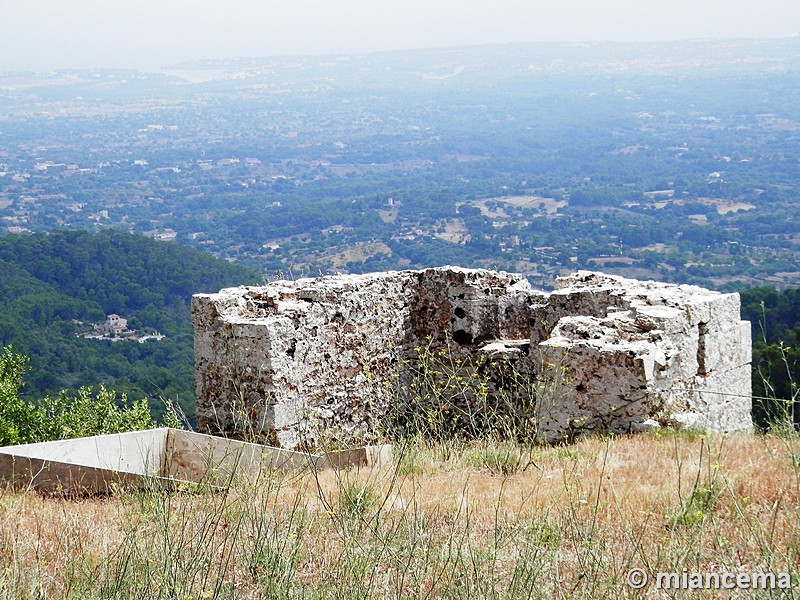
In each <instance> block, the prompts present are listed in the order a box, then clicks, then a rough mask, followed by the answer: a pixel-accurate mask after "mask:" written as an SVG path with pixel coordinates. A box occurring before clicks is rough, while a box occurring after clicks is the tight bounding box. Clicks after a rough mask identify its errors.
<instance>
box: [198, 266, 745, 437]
mask: <svg viewBox="0 0 800 600" xmlns="http://www.w3.org/2000/svg"><path fill="white" fill-rule="evenodd" d="M192 318H193V324H194V329H195V354H196V388H197V399H198V400H197V420H198V425H199V427H200V428H202V429H203V430H206V431H209V432H213V433H223V434H226V435H232V436H236V437H249V438H252V439H259V440H262V441H267V442H270V443H273V444H276V445H280V446H282V447H286V448H297V447H301V446H303V445H308V446H317V445H324V444H325V443H326V441H329V439H335V440H336V441H337V443H340V444H341V443H350V442H352V443H365V442H370V441H374V440H375V439H377V438H378V437H380V435H381V431H380V427H381V426H382V424H383V423H384V421H383V417H384V416H385V415H386V413H387V411H389V410H390V409H391V408H392V403H393V402H394V403H397V402H398V401H399V400H398V398H400V396H399V395H398V394H397V385H403V380H402V379H397V377H398V373H399V372H402V370H403V369H402V367H403V365H406V364H408V363H409V362H411V361H414V360H417V359H418V358H419V353H420V349H421V348H425V349H426V350H427V351H434V352H439V351H441V352H446V353H447V356H448V357H452V358H453V360H457V361H461V362H466V363H469V361H470V360H472V359H478V358H479V357H482V356H486V355H491V356H505V357H507V358H509V359H510V360H511V361H512V362H513V365H514V368H515V369H517V370H518V371H519V374H520V375H521V376H524V377H527V378H530V379H531V380H532V381H536V382H538V383H539V384H540V385H539V386H538V387H539V389H542V390H545V389H546V390H548V391H547V393H544V392H543V393H541V394H540V396H541V397H537V398H536V403H537V413H536V414H537V419H536V424H535V427H536V432H535V433H536V437H537V438H538V439H540V440H541V441H547V442H553V441H559V440H563V439H569V438H571V437H573V436H574V435H575V434H577V433H579V432H581V431H586V430H597V429H602V430H609V431H615V432H620V433H621V432H628V431H637V430H641V429H646V428H650V427H661V426H669V425H681V426H687V427H697V428H703V429H711V430H720V431H734V430H746V429H750V428H751V427H752V423H751V420H750V402H751V401H750V376H749V373H750V367H749V363H750V328H749V324H748V323H745V322H741V321H740V320H739V298H738V295H737V294H720V293H717V292H712V291H709V290H705V289H703V288H699V287H694V286H677V285H669V284H663V283H657V282H640V281H635V280H629V279H623V278H619V277H612V276H607V275H603V274H600V273H590V272H579V273H576V274H574V275H572V276H570V277H566V278H562V279H559V280H558V281H557V282H556V290H555V291H554V292H552V293H550V294H546V293H544V292H540V291H536V290H533V289H531V288H530V286H529V284H528V282H527V281H526V280H525V279H524V278H522V277H521V276H519V275H514V274H509V273H504V272H495V271H488V270H481V269H461V268H456V267H441V268H436V269H425V270H421V271H400V272H386V273H375V274H367V275H342V276H331V277H320V278H317V279H301V280H297V281H278V282H274V283H272V284H269V285H267V286H263V287H241V288H229V289H225V290H222V291H220V292H219V293H217V294H201V295H196V296H195V297H194V298H193V302H192ZM490 379H491V374H490ZM556 379H558V381H556ZM550 380H552V381H550ZM548 382H549V383H551V384H552V385H548ZM326 438H328V439H326Z"/></svg>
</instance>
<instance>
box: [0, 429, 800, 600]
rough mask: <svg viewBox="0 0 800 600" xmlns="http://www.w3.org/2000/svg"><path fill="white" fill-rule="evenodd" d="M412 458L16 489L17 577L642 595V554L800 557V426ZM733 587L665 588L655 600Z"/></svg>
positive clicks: (77, 592) (11, 506)
mask: <svg viewBox="0 0 800 600" xmlns="http://www.w3.org/2000/svg"><path fill="white" fill-rule="evenodd" d="M396 454H397V455H398V456H397V457H396V461H395V463H394V464H391V465H385V466H383V467H380V468H375V469H360V470H357V469H354V470H350V471H339V472H334V471H324V472H318V473H315V472H313V471H311V470H307V471H300V472H292V473H287V472H281V473H279V472H269V473H263V474H262V476H261V478H260V479H259V480H258V481H255V482H252V481H250V482H244V481H239V482H235V483H234V485H233V486H232V488H231V490H230V491H229V492H227V493H220V492H217V493H212V492H204V491H202V490H199V491H198V490H185V491H181V492H173V493H167V492H164V491H161V490H158V489H152V490H145V491H140V492H121V493H119V494H117V495H116V496H114V497H108V498H101V499H95V498H92V499H78V500H68V499H67V500H65V499H57V498H44V497H41V496H38V495H36V494H34V493H16V492H10V491H7V492H5V493H3V494H2V496H1V497H0V524H2V528H1V529H0V531H1V532H2V533H1V534H0V535H1V537H0V592H1V593H2V594H3V595H4V596H5V597H9V598H115V597H119V598H132V597H148V598H162V597H163V598H180V599H185V598H626V597H629V598H638V597H642V596H643V595H644V594H645V592H642V591H638V590H632V589H630V588H629V587H628V586H627V585H626V583H625V575H626V573H627V572H628V570H630V569H631V568H634V567H640V568H643V569H645V570H646V571H648V572H649V573H655V572H659V571H662V572H671V571H677V572H679V573H680V572H681V571H682V570H684V569H688V570H689V571H690V572H694V571H699V572H720V571H725V570H733V571H741V572H747V573H751V572H758V571H771V572H781V571H787V570H788V571H791V570H792V569H795V568H796V567H795V565H797V564H800V556H799V555H798V552H799V551H800V507H799V506H798V488H799V487H800V438H798V437H797V436H795V435H794V434H787V435H786V436H774V435H769V436H762V435H731V436H722V435H718V436H717V435H715V436H702V435H699V434H690V433H680V432H678V433H674V432H667V433H654V434H646V435H638V436H628V437H618V438H600V437H593V438H587V439H583V440H581V441H579V442H578V443H576V444H575V445H572V446H564V447H552V448H526V447H520V446H516V445H511V444H508V443H503V442H499V443H494V444H489V443H486V442H481V443H476V444H472V445H455V444H453V443H442V444H438V445H433V446H430V445H425V444H409V445H406V446H405V447H403V446H398V447H396ZM792 575H793V578H794V580H795V582H796V581H797V577H798V573H797V572H796V571H794V572H793V573H792ZM721 593H722V591H721V590H712V591H706V592H696V591H695V592H691V593H688V594H683V595H680V594H676V593H675V592H663V591H662V592H659V591H657V590H654V589H653V587H652V586H649V587H648V588H647V594H648V597H686V598H691V597H707V598H716V597H720V594H721ZM762 593H763V594H764V596H763V597H773V596H770V595H769V593H768V592H762ZM731 594H732V592H730V591H725V594H724V595H725V597H742V598H745V597H753V594H754V593H753V592H752V591H747V592H740V596H736V595H735V594H734V595H733V596H731ZM790 596H791V591H790V592H789V593H788V594H786V595H783V596H781V592H778V591H776V592H775V594H774V597H790Z"/></svg>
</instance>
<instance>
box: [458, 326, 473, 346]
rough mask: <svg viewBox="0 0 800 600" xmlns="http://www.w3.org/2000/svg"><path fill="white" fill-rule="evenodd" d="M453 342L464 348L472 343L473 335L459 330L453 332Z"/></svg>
mask: <svg viewBox="0 0 800 600" xmlns="http://www.w3.org/2000/svg"><path fill="white" fill-rule="evenodd" d="M453 341H454V342H455V343H456V344H461V345H462V346H464V345H467V344H471V343H472V334H471V333H467V332H466V331H464V330H463V329H457V330H455V331H454V332H453Z"/></svg>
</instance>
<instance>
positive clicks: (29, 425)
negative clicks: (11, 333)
mask: <svg viewBox="0 0 800 600" xmlns="http://www.w3.org/2000/svg"><path fill="white" fill-rule="evenodd" d="M27 362H28V359H27V358H26V357H24V356H21V355H19V354H15V353H14V351H13V349H12V348H10V347H7V348H3V350H2V353H0V446H9V445H14V444H29V443H33V442H44V441H48V440H59V439H66V438H76V437H84V436H90V435H100V434H104V433H119V432H122V431H135V430H140V429H150V428H152V427H156V426H157V423H156V422H155V421H154V420H153V418H152V415H151V414H150V409H149V408H148V406H147V400H145V399H142V400H139V401H129V400H128V399H127V398H126V396H125V395H124V394H122V395H120V397H119V398H117V393H116V392H115V391H113V390H107V389H105V388H104V387H103V386H101V387H100V388H99V389H98V390H97V392H94V390H93V389H92V388H91V387H82V388H80V389H79V390H77V391H70V390H63V391H62V392H60V393H59V394H58V395H57V396H55V397H51V396H48V397H46V398H44V400H41V401H40V402H31V401H28V400H25V399H23V398H21V397H20V395H19V392H20V389H22V386H23V381H22V376H23V374H24V372H25V365H26V364H27Z"/></svg>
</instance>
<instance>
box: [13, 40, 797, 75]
mask: <svg viewBox="0 0 800 600" xmlns="http://www.w3.org/2000/svg"><path fill="white" fill-rule="evenodd" d="M793 39H800V33H798V34H794V35H787V36H777V37H694V38H676V39H659V40H646V41H634V40H628V41H625V40H623V41H620V40H561V41H555V40H553V41H509V42H479V43H465V44H453V45H450V46H418V47H406V48H396V49H378V50H371V51H366V52H355V51H353V52H307V53H294V54H290V53H285V54H263V55H241V56H203V57H198V58H191V59H187V60H183V61H179V62H173V63H169V64H163V65H160V66H142V67H136V66H129V65H116V66H115V65H102V66H63V67H54V68H42V69H4V68H2V67H0V73H35V74H41V73H56V72H65V71H104V70H108V71H115V70H118V71H137V72H141V73H151V74H156V73H160V72H163V71H173V70H181V69H187V68H200V69H202V68H203V67H202V66H199V65H202V64H203V63H210V64H209V66H208V67H207V68H209V69H213V68H215V67H214V66H213V63H220V64H224V63H235V62H240V61H248V60H252V61H261V60H280V59H298V58H325V57H344V56H353V57H355V56H373V55H376V56H377V55H383V54H402V53H413V52H435V51H442V52H446V51H448V50H459V49H475V48H490V47H503V46H553V47H557V46H565V47H576V46H587V47H588V46H614V45H616V46H632V47H633V46H645V45H669V44H680V43H702V42H709V43H714V42H780V41H788V40H793ZM0 64H2V63H0Z"/></svg>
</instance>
